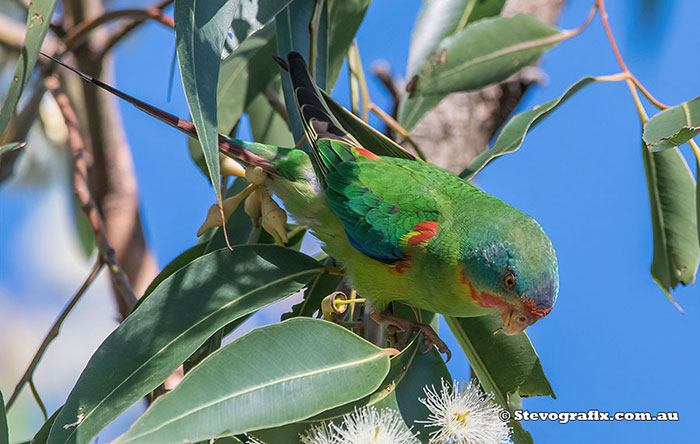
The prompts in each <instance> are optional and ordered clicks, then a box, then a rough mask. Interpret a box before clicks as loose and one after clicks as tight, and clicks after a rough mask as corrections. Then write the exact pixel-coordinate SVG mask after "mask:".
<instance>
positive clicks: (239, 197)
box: [197, 185, 286, 236]
mask: <svg viewBox="0 0 700 444" xmlns="http://www.w3.org/2000/svg"><path fill="white" fill-rule="evenodd" d="M254 190H255V186H254V185H248V186H247V187H246V188H245V189H244V190H243V191H241V192H240V193H238V194H236V195H235V196H231V197H229V198H227V199H224V201H223V202H222V207H223V213H224V220H223V221H222V220H221V212H220V211H219V206H218V205H217V204H214V205H212V206H211V207H209V212H208V213H207V219H206V220H205V221H204V223H203V224H202V226H201V227H199V230H197V236H201V235H203V234H204V233H205V232H206V231H207V230H208V229H210V228H213V227H220V226H222V225H223V224H224V222H225V221H228V219H229V218H230V217H231V214H233V212H234V211H236V208H238V205H240V204H241V202H243V200H244V199H245V198H246V197H248V196H249V195H250V193H252V192H253V191H254ZM285 220H286V214H285Z"/></svg>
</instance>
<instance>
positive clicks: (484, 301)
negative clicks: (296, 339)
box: [461, 271, 512, 311]
mask: <svg viewBox="0 0 700 444" xmlns="http://www.w3.org/2000/svg"><path fill="white" fill-rule="evenodd" d="M461 278H462V283H463V284H465V285H467V286H469V292H470V294H471V297H472V299H474V300H475V301H476V303H477V304H479V307H483V308H497V309H498V310H499V311H503V310H507V309H510V308H512V307H511V305H510V304H509V303H508V302H506V301H504V300H503V299H501V298H500V296H498V295H495V294H491V293H489V292H487V291H479V290H477V289H476V288H474V285H472V283H471V282H470V281H468V280H467V278H466V276H465V275H464V271H462V273H461Z"/></svg>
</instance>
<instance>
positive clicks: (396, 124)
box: [369, 103, 426, 160]
mask: <svg viewBox="0 0 700 444" xmlns="http://www.w3.org/2000/svg"><path fill="white" fill-rule="evenodd" d="M369 108H370V109H371V110H372V112H374V113H375V114H376V115H377V116H378V117H379V118H380V119H382V120H383V121H384V123H386V124H387V125H388V126H389V127H390V128H391V129H393V130H394V131H396V132H397V133H399V134H400V135H401V137H403V138H404V139H406V141H408V143H410V144H411V146H412V147H413V150H414V151H415V152H416V154H418V157H420V158H421V159H422V160H426V158H425V154H423V150H421V149H420V147H419V146H418V144H417V143H416V142H415V141H414V140H413V138H411V136H410V135H409V134H408V131H406V129H405V128H404V127H402V126H401V124H399V122H397V121H396V120H395V119H394V118H393V117H391V116H390V115H389V114H387V113H386V112H385V111H384V110H383V109H381V108H380V107H379V106H377V105H375V104H374V103H370V105H369Z"/></svg>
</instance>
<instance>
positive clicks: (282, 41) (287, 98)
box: [275, 0, 328, 140]
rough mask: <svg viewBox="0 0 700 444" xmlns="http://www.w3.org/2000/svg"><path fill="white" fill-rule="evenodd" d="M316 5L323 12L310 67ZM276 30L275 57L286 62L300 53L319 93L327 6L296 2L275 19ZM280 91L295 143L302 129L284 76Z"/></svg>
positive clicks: (323, 73) (324, 59)
mask: <svg viewBox="0 0 700 444" xmlns="http://www.w3.org/2000/svg"><path fill="white" fill-rule="evenodd" d="M319 5H322V6H323V10H322V11H321V16H320V22H319V26H318V30H319V32H318V35H317V39H316V48H314V51H315V54H316V57H315V60H314V61H313V63H312V61H311V58H310V48H311V35H310V33H309V29H310V27H311V25H312V18H313V15H314V10H315V8H316V7H317V6H319ZM275 26H276V28H277V55H278V56H279V57H281V58H282V59H284V60H287V54H289V53H290V52H292V51H297V52H299V53H300V54H301V55H302V56H304V60H306V62H307V64H308V65H309V69H312V68H311V67H312V66H315V70H314V71H315V73H312V77H313V78H314V79H315V80H316V85H317V86H318V87H319V88H320V89H322V90H323V89H325V88H326V79H327V68H328V32H326V30H327V29H328V5H327V2H325V1H324V2H316V1H308V0H295V1H294V2H292V3H291V4H290V5H289V6H288V7H286V8H285V9H284V10H282V12H280V13H279V14H278V15H277V17H275ZM282 88H283V90H284V103H285V104H286V106H287V114H289V124H290V126H291V127H292V134H293V135H294V140H299V139H301V137H302V136H303V134H304V127H303V125H302V123H301V119H300V117H299V112H298V111H297V109H296V105H295V101H294V93H293V91H292V82H291V81H290V79H289V75H288V74H286V73H284V74H283V75H282Z"/></svg>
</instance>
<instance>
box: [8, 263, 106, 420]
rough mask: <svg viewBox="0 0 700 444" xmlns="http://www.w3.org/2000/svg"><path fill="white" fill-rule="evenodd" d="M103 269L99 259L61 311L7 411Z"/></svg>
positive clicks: (24, 375) (21, 380)
mask: <svg viewBox="0 0 700 444" xmlns="http://www.w3.org/2000/svg"><path fill="white" fill-rule="evenodd" d="M101 269H102V259H101V258H98V259H97V261H96V262H95V265H93V267H92V270H91V271H90V274H88V277H87V278H86V279H85V282H83V285H81V286H80V289H79V290H78V291H77V292H76V293H75V295H74V296H73V298H72V299H71V300H70V301H69V302H68V304H67V305H66V306H65V308H64V309H63V311H61V314H60V315H59V316H58V319H56V321H55V322H54V323H53V325H52V326H51V329H50V330H49V332H48V333H47V334H46V336H45V337H44V340H43V341H41V345H39V348H38V349H37V351H36V353H34V358H33V359H32V362H30V363H29V366H28V367H27V370H25V371H24V374H23V375H22V378H21V379H20V380H19V382H18V383H17V385H16V386H15V390H14V392H12V396H10V399H9V400H8V401H7V404H6V405H5V410H10V407H12V404H14V402H15V401H16V400H17V397H18V396H19V394H20V392H21V391H22V388H23V387H24V385H25V384H26V383H28V382H29V381H30V380H31V379H32V377H33V376H34V371H35V370H36V367H37V365H39V361H41V358H42V357H43V356H44V353H45V352H46V349H47V348H48V347H49V344H51V341H53V340H54V339H56V338H57V337H58V333H59V331H60V329H61V325H63V321H65V320H66V318H67V317H68V314H69V313H70V312H71V311H72V310H73V307H75V305H76V304H77V303H78V301H79V300H80V298H81V297H82V296H83V294H85V291H86V290H87V289H88V288H89V287H90V285H91V284H92V283H93V282H94V281H95V278H97V275H98V274H99V273H100V270H101Z"/></svg>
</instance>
